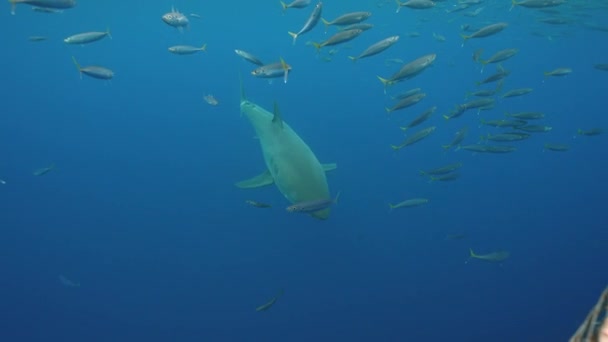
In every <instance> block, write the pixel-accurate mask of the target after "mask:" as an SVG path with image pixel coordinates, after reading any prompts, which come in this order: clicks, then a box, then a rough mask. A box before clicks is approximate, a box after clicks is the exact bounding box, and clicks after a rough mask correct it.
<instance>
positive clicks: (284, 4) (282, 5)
mask: <svg viewBox="0 0 608 342" xmlns="http://www.w3.org/2000/svg"><path fill="white" fill-rule="evenodd" d="M279 2H280V3H281V7H283V12H285V11H287V4H286V3H284V2H283V1H279Z"/></svg>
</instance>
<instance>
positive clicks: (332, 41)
mask: <svg viewBox="0 0 608 342" xmlns="http://www.w3.org/2000/svg"><path fill="white" fill-rule="evenodd" d="M362 32H363V31H362V30H358V29H354V30H348V31H339V32H338V33H336V34H334V35H333V36H331V37H329V38H328V39H327V40H326V41H324V42H322V43H316V42H311V44H312V45H313V46H314V47H315V49H317V52H318V51H319V50H321V48H322V47H324V46H332V45H338V44H342V43H346V42H348V41H350V40H352V39H355V38H356V37H358V36H359V35H360V34H361V33H362Z"/></svg>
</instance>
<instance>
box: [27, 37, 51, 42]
mask: <svg viewBox="0 0 608 342" xmlns="http://www.w3.org/2000/svg"><path fill="white" fill-rule="evenodd" d="M47 39H48V38H47V37H45V36H30V37H28V38H27V40H29V41H30V42H43V41H45V40H47Z"/></svg>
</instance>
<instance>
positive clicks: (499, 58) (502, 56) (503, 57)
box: [479, 48, 519, 64]
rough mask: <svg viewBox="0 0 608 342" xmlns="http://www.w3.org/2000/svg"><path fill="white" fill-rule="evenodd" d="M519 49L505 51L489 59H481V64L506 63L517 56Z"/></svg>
mask: <svg viewBox="0 0 608 342" xmlns="http://www.w3.org/2000/svg"><path fill="white" fill-rule="evenodd" d="M518 52H519V49H515V48H512V49H504V50H500V51H498V52H496V53H495V54H494V55H492V57H490V58H488V59H479V62H480V63H481V64H489V63H500V62H502V61H506V60H507V59H509V58H511V57H513V56H515V55H517V53H518Z"/></svg>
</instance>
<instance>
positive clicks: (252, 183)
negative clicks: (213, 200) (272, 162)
mask: <svg viewBox="0 0 608 342" xmlns="http://www.w3.org/2000/svg"><path fill="white" fill-rule="evenodd" d="M272 183H274V179H272V175H271V174H270V171H268V170H266V171H264V173H262V174H260V175H257V176H255V177H253V178H249V179H246V180H244V181H240V182H238V183H236V184H235V185H236V186H237V187H239V188H241V189H252V188H259V187H262V186H266V185H271V184H272Z"/></svg>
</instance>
